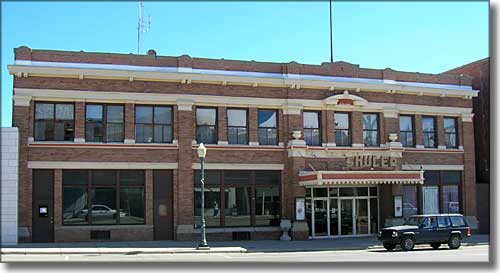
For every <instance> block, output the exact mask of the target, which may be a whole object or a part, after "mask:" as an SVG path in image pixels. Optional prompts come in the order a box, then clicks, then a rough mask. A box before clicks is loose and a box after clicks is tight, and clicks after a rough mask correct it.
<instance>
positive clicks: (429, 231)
mask: <svg viewBox="0 0 500 273" xmlns="http://www.w3.org/2000/svg"><path fill="white" fill-rule="evenodd" d="M465 236H467V237H470V227H469V225H468V224H467V222H466V221H465V219H464V216H463V215H461V214H432V215H414V216H411V217H410V218H408V220H407V221H406V223H405V224H404V225H403V226H394V227H386V228H383V229H382V230H381V231H379V233H378V240H379V241H382V243H383V244H384V247H385V249H387V250H389V251H391V250H393V249H394V248H395V247H396V245H401V248H402V249H403V250H406V251H407V250H412V249H413V247H414V246H415V244H430V245H431V246H432V248H434V249H438V248H439V247H440V246H441V244H443V243H448V246H449V247H450V248H451V249H457V248H459V247H460V244H461V241H462V238H464V237H465Z"/></svg>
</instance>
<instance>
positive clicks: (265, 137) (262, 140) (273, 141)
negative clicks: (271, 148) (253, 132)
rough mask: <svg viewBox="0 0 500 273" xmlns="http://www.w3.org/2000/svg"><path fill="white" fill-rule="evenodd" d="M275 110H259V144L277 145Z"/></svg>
mask: <svg viewBox="0 0 500 273" xmlns="http://www.w3.org/2000/svg"><path fill="white" fill-rule="evenodd" d="M276 113H277V111H276V110H259V117H258V120H259V132H258V134H259V145H277V144H278V133H277V131H278V130H277V127H278V126H277V125H278V122H277V118H276V116H277V114H276Z"/></svg>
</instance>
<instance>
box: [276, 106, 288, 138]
mask: <svg viewBox="0 0 500 273" xmlns="http://www.w3.org/2000/svg"><path fill="white" fill-rule="evenodd" d="M277 118H278V142H283V143H285V142H287V141H288V138H287V134H286V131H287V129H288V125H287V124H286V123H285V115H283V110H282V109H279V110H278V117H277ZM285 125H286V126H285Z"/></svg>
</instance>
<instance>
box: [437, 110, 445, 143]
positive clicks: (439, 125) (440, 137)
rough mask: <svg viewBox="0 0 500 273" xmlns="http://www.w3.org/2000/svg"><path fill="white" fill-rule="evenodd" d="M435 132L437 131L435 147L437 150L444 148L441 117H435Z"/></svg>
mask: <svg viewBox="0 0 500 273" xmlns="http://www.w3.org/2000/svg"><path fill="white" fill-rule="evenodd" d="M435 121H436V124H435V126H436V131H437V146H438V148H439V146H442V147H444V146H445V143H444V118H443V116H437V117H436V119H435Z"/></svg>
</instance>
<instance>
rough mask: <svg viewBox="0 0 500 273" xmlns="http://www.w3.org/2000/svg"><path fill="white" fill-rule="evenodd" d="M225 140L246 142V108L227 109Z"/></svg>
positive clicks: (231, 142) (235, 142)
mask: <svg viewBox="0 0 500 273" xmlns="http://www.w3.org/2000/svg"><path fill="white" fill-rule="evenodd" d="M227 142H228V143H229V144H248V127H247V110H246V109H227Z"/></svg>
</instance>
